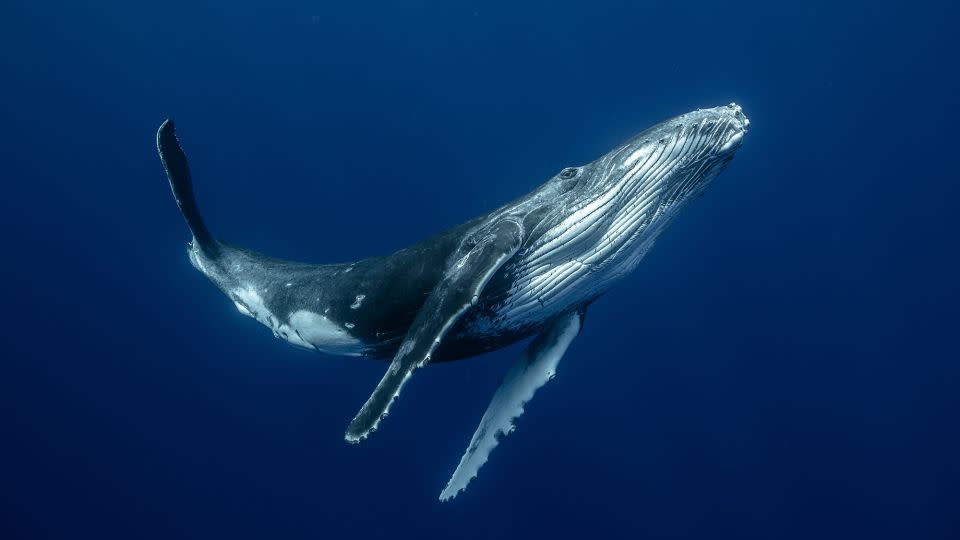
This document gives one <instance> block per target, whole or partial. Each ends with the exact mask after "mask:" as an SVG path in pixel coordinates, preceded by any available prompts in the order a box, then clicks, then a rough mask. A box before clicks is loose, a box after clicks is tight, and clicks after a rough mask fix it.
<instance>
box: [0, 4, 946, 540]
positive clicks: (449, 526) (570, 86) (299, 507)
mask: <svg viewBox="0 0 960 540" xmlns="http://www.w3.org/2000/svg"><path fill="white" fill-rule="evenodd" d="M348 6H350V7H348ZM957 15H958V13H957V9H956V8H955V7H953V6H952V5H951V3H948V2H925V1H917V2H874V3H854V2H819V1H813V2H793V3H786V4H782V5H781V4H780V3H774V2H711V3H703V2H677V3H670V2H657V3H641V2H607V1H594V2H570V1H558V2H545V1H537V2H424V1H412V2H404V3H399V2H397V3H376V2H361V3H355V4H354V3H343V5H339V6H338V5H331V3H326V2H316V1H311V2H307V1H302V2H250V1H232V2H222V1H221V2H209V3H203V2H183V3H170V2H158V3H143V2H106V1H104V2H83V3H81V2H25V1H23V2H12V3H8V4H5V5H4V6H3V7H2V8H0V70H2V73H3V75H2V81H0V82H2V84H0V126H2V129H0V148H2V160H0V162H2V171H3V172H2V186H3V196H2V197H0V220H2V221H0V224H2V225H3V230H4V233H5V234H4V242H3V252H4V256H3V265H2V266H3V283H4V285H5V286H4V291H3V303H2V310H3V313H4V318H5V325H4V330H3V332H4V353H3V355H2V360H0V496H2V500H0V503H2V511H0V515H2V516H0V537H2V538H11V539H12V538H164V539H169V538H346V537H349V538H422V539H427V538H457V539H467V538H515V537H516V538H584V537H591V538H691V539H692V538H697V539H700V538H737V539H741V538H757V539H770V538H797V539H810V538H844V539H848V538H871V539H873V538H901V539H905V538H910V539H927V538H960V460H958V456H960V427H958V416H960V414H958V413H960V398H958V388H960V363H958V360H960V355H958V353H957V335H958V333H957V332H958V331H957V322H958V320H960V316H958V315H960V314H958V300H960V295H958V285H957V276H958V275H960V264H958V255H957V249H958V244H960V243H958V242H957V233H958V227H957V225H956V219H957V215H958V210H957V208H958V203H957V201H958V195H960V188H958V180H960V177H958V174H957V172H956V171H957V167H956V159H957V155H958V153H957V152H958V151H957V141H958V136H957V133H958V129H957V125H958V121H960V115H958V105H960V104H958V102H957V95H958V93H960V77H958V68H960V65H958V64H960V62H958V38H957V33H956V27H957V23H958V17H957ZM731 101H736V102H737V103H739V104H741V105H742V106H743V107H744V110H745V112H746V113H747V115H748V116H749V117H750V119H751V130H750V133H749V134H748V135H747V137H746V138H745V141H744V146H743V148H742V149H741V150H740V152H739V153H738V155H737V157H736V159H735V160H734V161H733V163H732V164H731V166H730V167H729V168H728V169H727V171H726V172H725V173H724V174H723V175H722V176H721V177H720V178H719V180H718V182H717V183H716V185H715V186H714V187H713V188H712V189H711V190H710V191H709V192H708V193H707V194H706V195H705V196H704V197H702V198H701V199H699V200H698V201H696V202H695V203H694V204H693V205H691V206H690V207H689V208H688V209H686V210H685V211H684V213H683V215H682V216H681V217H680V219H679V220H678V221H677V222H676V223H675V224H674V225H673V226H672V227H671V228H670V229H669V230H668V231H667V232H666V233H665V234H664V235H663V236H662V237H661V239H660V241H659V242H658V244H657V246H656V248H655V249H654V250H653V251H652V252H651V253H650V255H649V256H648V257H647V258H646V260H645V261H644V262H643V263H642V264H641V265H640V267H639V268H638V270H637V271H636V272H635V273H634V274H633V275H631V276H630V277H629V278H628V279H626V280H625V281H624V282H622V283H621V284H619V285H618V286H617V287H615V288H614V289H613V290H612V291H611V292H610V293H608V294H607V295H606V296H605V297H603V298H601V299H600V300H599V301H597V302H596V303H595V304H594V305H593V306H592V307H591V310H590V313H589V314H588V317H587V321H586V326H585V328H584V330H583V333H582V334H581V335H580V337H579V338H578V339H577V341H575V343H574V344H573V346H572V347H571V349H570V351H569V352H568V353H567V356H566V358H565V359H564V360H563V362H562V363H561V365H560V369H559V374H558V377H557V378H556V379H555V380H554V381H553V382H552V383H550V384H549V385H548V386H546V387H545V388H544V389H543V390H541V391H540V393H539V394H538V395H537V396H536V398H535V399H534V400H533V401H532V402H531V403H530V404H529V406H528V407H527V412H526V414H525V415H524V416H523V417H522V418H521V419H520V421H519V427H518V430H517V431H516V433H514V434H513V435H511V436H510V437H509V438H508V439H507V440H506V441H505V442H504V443H503V444H501V446H500V447H499V448H498V449H497V450H496V451H495V452H494V454H493V456H492V458H491V460H490V462H489V463H488V464H487V465H486V467H484V469H483V470H482V471H481V474H480V477H479V478H478V479H477V480H475V481H474V483H473V484H472V485H471V486H470V489H469V490H468V491H467V492H466V493H465V494H463V495H461V496H460V497H459V498H458V499H456V500H455V501H453V502H452V503H448V504H441V503H439V502H438V501H437V499H436V497H437V495H438V494H439V491H440V489H441V488H442V487H443V485H444V483H445V482H446V480H447V478H448V476H449V474H450V472H451V471H452V470H453V467H454V466H455V465H456V463H457V460H458V459H459V457H460V455H461V453H462V451H463V449H464V448H465V446H466V444H467V442H468V441H469V438H470V435H471V434H472V432H473V430H474V428H475V426H476V423H477V421H478V419H479V417H480V415H481V414H482V412H483V410H484V408H485V407H486V404H487V402H488V400H489V397H490V395H491V394H492V392H493V390H494V389H495V388H496V385H497V383H498V382H499V380H500V377H501V376H502V375H503V373H504V372H505V371H506V370H507V368H508V367H509V365H510V363H511V362H512V361H513V359H514V358H515V357H516V355H517V354H519V351H520V348H519V347H517V346H514V347H511V348H509V349H506V350H503V351H498V352H496V353H494V354H489V355H486V356H483V357H479V358H475V359H472V360H469V361H465V362H456V363H452V364H444V365H439V366H431V367H429V368H428V369H424V370H422V371H420V372H418V374H417V376H416V377H415V378H414V379H413V380H412V381H411V383H410V384H409V385H408V386H407V388H406V390H405V391H404V395H403V397H402V399H400V400H399V401H398V402H397V404H396V405H395V407H394V409H393V414H391V417H390V419H389V421H388V422H386V423H385V424H384V426H383V427H382V429H381V430H380V431H379V432H378V433H377V434H376V436H374V437H373V438H372V439H370V440H369V441H367V442H365V443H364V444H362V445H359V446H348V445H347V444H345V443H344V442H343V431H344V428H345V427H346V425H347V422H348V421H349V420H350V418H351V417H352V416H353V414H354V413H355V412H356V410H357V408H358V407H359V405H360V404H362V403H363V401H364V400H365V399H366V397H367V395H368V394H369V392H370V391H371V390H372V388H373V386H374V385H375V384H376V382H377V381H378V380H379V378H380V376H381V374H382V372H383V370H384V369H385V367H386V364H383V363H378V362H373V361H364V360H350V359H343V358H337V357H326V356H321V355H316V354H310V353H306V352H303V351H300V350H296V349H294V348H292V347H289V346H286V345H285V344H283V343H281V342H278V341H277V340H275V339H274V338H273V337H272V336H271V335H270V333H269V331H267V330H266V329H264V328H262V327H260V326H259V325H257V324H256V323H255V322H253V321H252V320H251V319H248V318H246V317H243V316H241V315H240V314H238V313H237V312H236V310H235V309H234V307H233V305H232V304H231V303H230V302H229V301H228V300H227V299H225V298H224V297H223V296H222V295H221V294H220V293H219V292H218V291H216V290H215V288H214V287H212V286H211V285H210V284H209V283H208V282H207V281H206V280H205V279H204V278H203V277H202V276H201V275H200V274H198V273H197V272H195V271H194V270H193V269H192V268H191V266H190V264H189V263H188V261H187V258H186V242H187V240H188V239H189V236H188V232H187V229H186V227H185V226H184V224H183V221H182V219H181V217H180V215H179V214H178V212H177V209H176V206H175V204H174V202H173V199H172V197H171V195H170V193H169V188H168V186H167V182H166V179H165V177H164V175H163V171H162V168H161V166H160V163H159V161H158V159H157V157H156V155H155V149H154V133H155V130H156V128H157V127H158V125H159V124H160V122H161V121H162V120H163V119H164V118H166V117H168V116H172V117H174V118H175V119H176V121H177V124H178V131H179V133H180V137H181V140H182V141H183V143H184V145H185V147H186V150H187V153H188V155H189V157H190V160H191V166H192V169H193V176H194V180H195V183H196V187H197V192H198V197H199V200H200V204H201V207H202V208H203V210H204V213H205V215H206V218H207V221H208V223H209V224H210V225H211V227H212V228H213V229H214V231H215V232H216V233H217V234H218V235H219V236H221V237H224V238H227V239H229V240H231V241H233V242H235V243H238V244H241V245H245V246H248V247H251V248H254V249H257V250H260V251H264V252H267V253H270V254H272V255H276V256H281V257H285V258H291V259H302V260H308V261H314V262H343V261H348V260H352V259H357V258H362V257H366V256H371V255H377V254H384V253H387V252H390V251H392V250H394V249H397V248H400V247H402V246H404V245H407V244H410V243H412V242H414V241H416V240H419V239H421V238H423V237H425V236H427V235H429V234H431V233H433V232H436V231H438V230H440V229H441V228H444V227H447V226H450V225H453V224H455V223H458V222H462V221H464V220H466V219H468V218H470V217H473V216H475V215H478V214H481V213H484V212H486V211H488V210H490V209H491V208H493V207H495V206H497V205H499V204H501V203H503V202H505V201H507V200H509V199H511V198H513V197H515V196H518V195H520V194H522V193H524V192H526V191H528V190H530V189H531V188H533V187H534V186H536V185H538V184H539V183H540V182H542V181H543V180H545V179H546V178H548V177H550V176H551V175H553V174H554V173H556V172H557V171H558V170H559V169H560V168H562V167H564V166H567V165H573V164H579V163H584V162H587V161H590V160H592V159H594V158H595V157H597V156H598V155H600V154H602V153H604V152H605V151H606V150H608V149H609V148H610V147H612V146H613V145H614V144H617V143H619V142H620V141H621V140H623V139H624V138H626V137H628V136H629V135H631V134H633V133H635V132H638V131H640V130H642V129H644V128H646V127H647V126H649V125H652V124H653V123H655V122H658V121H660V120H663V119H665V118H667V117H669V116H673V115H676V114H680V113H683V112H686V111H688V110H692V109H695V108H698V107H711V106H717V105H722V104H726V103H729V102H731Z"/></svg>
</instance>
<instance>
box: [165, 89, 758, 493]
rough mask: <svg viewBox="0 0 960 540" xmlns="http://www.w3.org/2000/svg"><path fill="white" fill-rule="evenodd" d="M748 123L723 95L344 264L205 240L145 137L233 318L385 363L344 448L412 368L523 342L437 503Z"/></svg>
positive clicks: (716, 169) (468, 476)
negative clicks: (470, 212)
mask: <svg viewBox="0 0 960 540" xmlns="http://www.w3.org/2000/svg"><path fill="white" fill-rule="evenodd" d="M748 125H749V120H748V119H747V117H746V116H745V115H744V113H743V111H742V110H741V108H740V107H739V106H737V105H736V104H733V103H731V104H730V105H726V106H721V107H715V108H709V109H700V110H696V111H693V112H689V113H686V114H683V115H680V116H677V117H674V118H671V119H669V120H666V121H664V122H661V123H659V124H657V125H655V126H653V127H651V128H649V129H647V130H645V131H643V132H642V133H640V134H639V135H636V136H635V137H632V138H631V139H629V140H628V141H626V142H624V143H623V144H621V145H620V146H618V147H616V148H614V149H612V150H610V151H609V152H608V153H606V154H605V155H603V156H601V157H599V158H598V159H596V160H595V161H593V162H590V163H587V164H585V165H579V166H571V167H565V168H563V169H561V170H560V171H559V172H557V174H556V175H554V176H553V177H552V178H550V179H548V180H547V181H546V182H544V183H543V184H541V185H540V186H539V187H537V188H536V189H534V190H533V191H532V192H530V193H527V194H526V195H523V196H521V197H519V198H518V199H516V200H514V201H512V202H510V203H507V204H505V205H503V206H501V207H500V208H497V209H495V210H493V211H492V212H490V213H488V214H486V215H483V216H480V217H477V218H475V219H472V220H470V221H468V222H466V223H463V224H461V225H458V226H455V227H453V228H451V229H449V230H446V231H443V232H441V233H439V234H437V235H435V236H433V237H431V238H427V239H426V240H424V241H422V242H420V243H418V244H415V245H413V246H410V247H408V248H404V249H401V250H399V251H397V252H396V253H392V254H389V255H386V256H381V257H372V258H368V259H363V260H360V261H356V262H352V263H346V264H307V263H302V262H292V261H286V260H280V259H275V258H272V257H268V256H266V255H262V254H260V253H256V252H254V251H251V250H248V249H244V248H241V247H237V246H234V245H232V244H230V243H228V242H225V241H223V240H219V239H217V238H216V237H215V236H214V235H213V234H212V233H211V232H210V230H209V229H208V228H207V226H206V223H205V222H204V220H203V218H202V217H201V214H200V211H199V207H198V206H197V202H196V200H195V198H194V194H193V186H192V179H191V175H190V170H189V168H188V165H187V158H186V155H185V154H184V151H183V148H182V147H181V145H180V142H179V140H178V138H177V135H176V132H175V130H174V124H173V122H172V121H170V120H167V121H165V122H163V124H162V125H161V126H160V129H159V130H158V132H157V150H158V152H159V154H160V159H161V162H162V163H163V166H164V169H165V171H166V174H167V178H168V180H169V182H170V187H171V189H172V191H173V195H174V198H175V199H176V202H177V204H178V206H179V207H180V211H181V213H182V214H183V217H184V219H185V220H186V222H187V226H188V227H189V229H190V232H191V233H192V240H191V242H190V244H189V247H188V256H189V259H190V262H191V263H192V265H193V266H194V267H195V268H196V269H197V270H199V271H200V272H201V273H203V274H204V275H205V276H206V277H207V278H208V279H209V280H210V281H212V282H213V284H214V285H216V286H217V287H218V288H219V289H220V290H221V291H223V293H224V294H226V295H227V297H229V298H230V299H231V300H232V301H233V303H234V304H235V305H236V307H237V309H238V310H239V311H240V312H241V313H243V314H245V315H248V316H250V317H252V318H254V319H256V320H257V321H259V322H260V323H262V324H263V325H265V326H267V327H268V328H270V330H271V331H272V332H273V333H274V335H276V336H277V337H278V338H281V339H283V340H286V341H288V342H290V343H291V344H293V345H296V346H298V347H302V348H304V349H308V350H313V351H318V352H322V353H326V354H332V355H341V356H358V357H368V358H381V359H389V360H390V364H389V367H388V368H387V371H386V373H385V374H384V376H383V378H382V379H381V380H380V383H379V384H378V385H377V386H376V388H375V389H374V390H373V393H372V394H371V395H370V396H369V398H368V399H367V401H366V402H365V403H364V404H363V406H362V407H361V408H360V410H359V412H358V413H357V415H356V416H355V417H354V418H353V420H352V421H351V422H350V424H349V426H348V427H347V430H346V436H345V437H346V440H347V441H348V442H353V443H356V442H359V441H361V440H363V439H364V438H366V437H368V436H369V435H370V434H371V433H373V432H374V431H375V430H376V429H377V427H378V425H379V424H380V422H381V421H382V420H383V419H384V418H385V417H386V416H387V413H388V412H389V410H390V405H391V404H392V403H393V401H394V400H395V399H396V398H397V396H399V394H400V391H401V389H402V388H403V387H404V385H405V384H406V383H407V381H408V380H409V379H410V377H411V375H413V373H414V372H415V371H416V370H417V369H418V368H421V367H424V366H426V365H428V364H430V363H434V362H445V361H451V360H458V359H463V358H469V357H472V356H476V355H478V354H481V353H484V352H487V351H491V350H494V349H498V348H501V347H504V346H506V345H509V344H512V343H515V342H517V341H520V340H522V339H525V338H528V337H531V336H532V337H533V339H532V341H531V342H530V344H529V345H528V346H527V348H526V349H525V351H524V352H523V354H522V355H521V357H520V358H519V359H517V360H516V362H515V363H514V365H513V366H512V367H511V368H510V370H509V371H508V373H507V374H506V376H505V377H504V379H503V381H502V382H501V383H500V386H499V387H498V388H497V390H496V391H495V393H494V395H493V398H492V399H491V401H490V404H489V406H488V407H487V409H486V411H485V412H484V414H483V416H482V418H481V420H480V424H479V426H478V427H477V429H476V432H475V433H474V435H473V437H472V439H471V441H470V443H469V445H468V447H467V450H466V452H465V453H464V455H463V456H462V458H461V459H460V462H459V464H458V465H457V467H456V469H455V471H454V473H453V475H452V476H451V477H450V480H449V482H448V483H447V485H446V487H445V488H444V489H443V490H442V492H441V494H440V499H441V500H449V499H451V498H453V497H455V496H456V495H457V494H458V493H460V492H461V491H462V490H464V489H465V488H466V487H467V484H468V483H469V482H470V481H471V480H472V479H473V478H474V477H475V476H476V474H477V472H478V471H479V469H480V467H481V466H482V465H483V464H484V463H485V462H486V460H487V457H488V455H489V454H490V452H491V450H492V449H493V448H494V447H495V446H496V445H497V444H498V442H499V440H500V439H501V438H502V437H504V436H505V435H507V434H509V433H510V432H511V431H512V430H513V427H514V421H515V420H516V419H517V418H518V417H519V416H520V415H521V414H522V413H523V408H524V405H525V404H526V403H527V402H528V401H529V400H530V399H531V398H532V396H533V395H534V392H536V391H537V389H539V388H540V387H541V386H543V385H544V384H545V383H546V382H547V381H549V380H550V379H551V378H553V376H554V374H555V373H556V370H557V365H558V363H559V361H560V359H561V358H562V357H563V355H564V353H565V352H566V350H567V348H568V347H569V346H570V344H571V343H572V342H573V340H574V339H575V338H576V336H577V334H578V333H579V332H580V329H581V327H582V326H583V324H584V317H585V315H586V312H587V309H588V307H589V306H590V304H591V302H593V301H594V300H596V299H597V298H598V297H600V296H601V295H602V294H603V293H604V292H606V291H607V290H608V289H609V288H610V287H611V286H612V285H613V284H614V283H616V282H617V281H618V280H620V279H622V278H623V277H624V276H626V275H627V274H629V273H630V271H631V270H633V269H634V268H635V267H636V266H637V264H638V263H639V262H640V260H641V259H642V258H643V257H644V255H645V254H646V253H647V252H648V251H649V250H650V248H651V247H652V246H653V244H654V242H655V241H656V240H657V237H658V236H659V235H660V233H661V232H663V230H664V228H665V227H666V226H667V225H668V224H669V223H670V222H671V221H672V220H673V219H674V218H675V217H676V215H677V213H678V212H679V211H680V210H681V209H682V208H684V207H685V206H686V205H687V204H688V203H689V202H690V201H691V200H693V199H694V198H696V197H697V196H698V195H699V194H701V193H703V191H704V190H705V189H706V188H707V187H708V186H709V185H710V184H711V182H712V181H713V179H714V178H715V177H716V176H717V175H718V174H719V173H720V172H721V171H722V170H723V169H724V168H725V167H726V166H727V164H728V163H729V162H730V160H731V159H732V158H733V156H734V154H735V153H736V151H737V150H738V149H739V148H740V145H741V143H742V140H743V136H744V134H745V133H746V132H747V126H748Z"/></svg>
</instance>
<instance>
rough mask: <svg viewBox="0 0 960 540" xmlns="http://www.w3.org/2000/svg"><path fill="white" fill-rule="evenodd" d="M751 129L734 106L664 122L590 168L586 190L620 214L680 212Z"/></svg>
mask: <svg viewBox="0 0 960 540" xmlns="http://www.w3.org/2000/svg"><path fill="white" fill-rule="evenodd" d="M749 125H750V121H749V120H748V119H747V117H746V115H744V114H743V110H742V109H741V108H740V106H739V105H737V104H735V103H731V104H730V105H726V106H723V107H714V108H712V109H700V110H696V111H693V112H690V113H687V114H683V115H680V116H677V117H675V118H672V119H670V120H667V121H665V122H661V123H659V124H657V125H655V126H653V127H651V128H649V129H647V130H646V131H644V132H642V133H640V134H639V135H637V136H635V137H633V138H631V139H630V140H628V141H627V142H625V143H624V144H622V145H620V146H619V147H617V148H615V149H613V150H612V151H610V152H608V153H607V154H606V155H604V156H603V157H601V158H600V159H598V160H596V161H594V162H593V163H591V164H590V165H589V166H588V167H589V168H590V169H591V174H590V175H589V178H590V182H589V185H586V186H584V188H585V190H586V191H589V192H591V193H593V194H595V196H597V197H598V198H608V199H610V201H611V203H614V204H613V207H614V208H619V207H622V208H619V209H620V210H621V211H622V210H623V209H634V210H637V209H641V208H648V207H649V206H650V205H652V208H653V209H659V210H661V211H664V210H667V209H669V208H672V207H674V206H682V205H683V203H684V202H686V201H688V200H689V199H690V197H691V196H693V195H697V194H699V193H701V192H702V191H703V190H704V189H705V188H706V187H708V186H709V185H710V182H711V181H712V180H713V179H714V178H716V176H717V175H718V174H719V173H720V172H721V171H722V170H723V169H724V167H725V166H726V165H727V163H729V161H730V160H731V159H732V158H733V156H734V154H735V153H736V152H737V150H739V149H740V145H741V144H742V143H743V136H744V135H745V134H746V132H747V127H748V126H749ZM651 217H652V216H651Z"/></svg>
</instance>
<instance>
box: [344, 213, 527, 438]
mask: <svg viewBox="0 0 960 540" xmlns="http://www.w3.org/2000/svg"><path fill="white" fill-rule="evenodd" d="M522 240H523V230H522V227H521V225H520V223H518V222H516V221H514V220H512V219H501V220H499V221H497V222H494V223H490V224H487V225H485V226H484V227H483V228H482V229H480V230H478V231H476V232H475V234H472V235H471V236H470V237H469V238H468V239H467V241H465V243H464V244H463V245H462V246H461V247H460V248H458V249H457V251H456V252H455V253H454V255H453V256H452V257H451V258H450V260H449V262H448V264H449V266H448V267H447V269H446V271H445V273H444V276H443V278H442V279H441V280H440V282H439V283H438V284H437V285H436V287H434V289H433V291H432V292H431V293H430V296H428V297H427V300H426V302H424V304H423V306H421V307H420V310H419V311H418V312H417V316H416V318H415V319H414V320H413V323H412V324H411V325H410V329H409V330H407V335H406V337H404V339H403V343H402V344H401V345H400V350H399V351H397V355H396V356H395V357H394V358H393V362H391V363H390V367H389V368H387V373H386V374H385V375H384V376H383V379H381V380H380V384H378V385H377V388H376V389H374V391H373V394H371V395H370V398H369V399H367V402H366V403H364V404H363V407H362V408H361V409H360V412H358V413H357V415H356V416H355V417H354V418H353V421H351V422H350V426H349V427H347V433H346V439H347V441H348V442H360V441H361V440H363V439H365V438H366V437H367V436H368V435H370V433H372V432H374V431H375V430H376V429H377V424H379V423H380V420H382V419H383V418H384V417H385V416H386V415H387V412H388V411H389V409H390V405H391V404H392V403H393V400H394V399H396V397H397V396H398V395H399V394H400V390H401V388H402V387H403V384H404V383H405V382H406V381H407V379H408V378H409V377H410V375H412V374H413V371H414V370H415V369H417V368H418V367H421V366H423V365H426V364H427V363H429V362H430V355H432V354H433V351H434V350H435V349H436V348H437V346H438V345H440V342H441V341H442V340H443V338H444V336H445V335H446V334H447V332H448V331H449V330H450V328H451V327H453V325H454V323H456V322H457V320H459V319H460V317H461V316H462V315H463V314H464V313H466V312H467V310H469V309H470V307H471V306H473V305H474V304H475V303H476V301H477V299H478V298H479V295H480V293H481V292H483V288H484V287H485V286H486V284H487V282H488V281H490V278H491V277H493V274H494V273H495V272H496V271H497V270H498V269H499V268H500V267H501V266H502V265H503V263H504V262H506V261H507V260H508V259H509V258H510V257H512V256H513V254H514V253H516V252H517V250H518V249H519V248H520V244H521V242H522Z"/></svg>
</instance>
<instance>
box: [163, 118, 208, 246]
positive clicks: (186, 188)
mask: <svg viewBox="0 0 960 540" xmlns="http://www.w3.org/2000/svg"><path fill="white" fill-rule="evenodd" d="M157 152H158V153H159V154H160V161H161V162H163V168H164V169H165V170H166V171H167V179H168V180H169V181H170V189H172V190H173V197H174V198H175V199H176V200H177V206H179V207H180V213H182V214H183V218H184V219H185V220H186V221H187V226H188V227H190V232H192V233H193V240H194V248H195V249H198V250H199V251H201V252H203V254H204V255H206V256H208V257H212V256H215V255H216V254H217V252H218V251H219V244H218V243H217V241H216V240H215V239H214V238H213V235H211V234H210V231H209V230H208V229H207V226H206V225H205V224H204V223H203V218H202V217H201V216H200V209H199V208H198V207H197V201H196V199H195V198H194V196H193V181H192V180H191V177H190V167H188V166H187V155H186V154H185V153H184V152H183V148H182V147H181V146H180V141H179V140H177V133H176V131H175V129H174V125H173V120H169V119H168V120H165V121H164V122H163V124H161V125H160V129H158V130H157Z"/></svg>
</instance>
